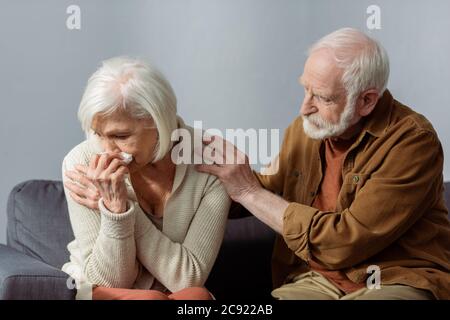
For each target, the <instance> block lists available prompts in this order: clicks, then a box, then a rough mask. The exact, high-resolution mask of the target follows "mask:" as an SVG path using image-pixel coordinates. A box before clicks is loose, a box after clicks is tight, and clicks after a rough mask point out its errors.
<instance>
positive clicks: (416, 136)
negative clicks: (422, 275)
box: [283, 130, 443, 270]
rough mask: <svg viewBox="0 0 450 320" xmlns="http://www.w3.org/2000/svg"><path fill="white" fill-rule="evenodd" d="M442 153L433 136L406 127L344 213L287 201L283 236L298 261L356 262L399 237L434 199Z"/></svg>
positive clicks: (335, 264) (335, 266)
mask: <svg viewBox="0 0 450 320" xmlns="http://www.w3.org/2000/svg"><path fill="white" fill-rule="evenodd" d="M442 167H443V152H442V147H441V144H440V142H439V140H438V138H437V136H436V135H435V134H434V133H432V132H430V131H425V130H410V131H408V132H406V133H404V134H403V136H402V137H401V138H400V139H399V141H398V142H397V143H396V144H395V145H393V146H392V147H391V149H390V150H389V152H388V153H387V154H386V155H385V159H384V161H383V162H382V164H381V166H380V167H379V168H378V169H377V170H376V171H374V172H373V173H372V174H371V176H370V177H369V178H368V179H367V181H366V183H365V184H364V185H363V186H362V188H361V189H360V190H359V191H358V192H357V193H356V194H355V198H354V201H353V202H352V203H351V204H350V206H349V207H348V208H347V209H345V210H343V211H342V212H323V211H319V210H317V209H315V208H312V207H309V206H306V205H302V204H298V203H290V204H289V206H288V208H287V209H286V210H285V212H284V229H283V237H284V239H285V241H286V243H287V245H288V247H289V248H290V249H291V250H292V251H293V252H295V254H296V255H297V256H299V257H300V258H301V259H303V260H305V261H308V260H309V259H310V258H311V256H314V258H315V260H317V261H319V262H321V263H322V264H323V265H324V266H326V267H327V268H329V269H330V270H336V269H342V268H347V267H350V266H353V265H356V264H358V263H360V262H363V261H364V260H366V259H368V258H369V257H371V256H373V255H375V254H377V253H378V252H380V251H381V250H383V249H384V248H386V247H387V246H389V245H390V244H392V243H393V242H394V241H396V240H397V239H398V238H399V237H401V236H402V235H403V234H404V233H405V232H406V231H407V230H408V229H409V228H410V227H411V226H412V225H413V224H414V223H415V222H416V221H417V220H418V219H419V218H420V217H421V216H423V215H424V214H425V213H426V211H427V210H428V209H429V208H430V207H431V206H432V204H433V203H432V201H434V200H433V199H435V198H436V195H435V194H434V193H435V190H436V188H435V185H436V184H435V183H436V181H439V179H441V176H442Z"/></svg>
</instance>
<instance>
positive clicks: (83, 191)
mask: <svg viewBox="0 0 450 320" xmlns="http://www.w3.org/2000/svg"><path fill="white" fill-rule="evenodd" d="M64 186H65V187H66V188H67V189H69V190H70V191H71V192H73V193H76V194H77V195H79V196H80V197H83V198H89V199H91V200H98V199H100V193H99V192H98V191H97V189H95V190H93V189H89V188H83V187H80V186H79V185H77V184H75V183H72V182H70V181H66V182H64Z"/></svg>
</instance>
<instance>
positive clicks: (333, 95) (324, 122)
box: [299, 49, 355, 139]
mask: <svg viewBox="0 0 450 320" xmlns="http://www.w3.org/2000/svg"><path fill="white" fill-rule="evenodd" d="M342 72H343V71H342V69H340V68H339V67H338V66H337V65H336V62H335V60H334V57H333V55H332V53H331V52H330V51H329V50H328V49H320V50H318V51H316V52H314V53H312V54H311V55H310V57H309V58H308V60H307V61H306V63H305V68H304V72H303V75H302V76H301V77H300V79H299V82H300V84H301V85H302V86H303V87H304V89H305V98H304V100H303V103H302V106H301V110H300V113H301V115H302V117H303V127H304V130H305V133H306V134H307V135H308V136H309V137H311V138H313V139H326V138H329V137H338V136H340V135H341V134H343V133H344V132H345V131H346V130H347V129H348V128H349V127H350V126H351V125H352V124H354V115H355V102H354V101H347V92H346V90H345V88H344V87H343V85H342V81H341V79H342Z"/></svg>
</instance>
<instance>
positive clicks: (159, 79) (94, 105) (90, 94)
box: [78, 57, 177, 162]
mask: <svg viewBox="0 0 450 320" xmlns="http://www.w3.org/2000/svg"><path fill="white" fill-rule="evenodd" d="M119 109H122V110H124V111H126V112H128V114H129V115H130V116H132V117H134V118H136V119H142V118H151V119H153V121H154V123H155V126H156V128H157V131H158V144H157V146H156V148H155V153H154V157H153V162H156V161H158V160H160V159H162V158H163V157H164V156H165V155H166V154H167V153H168V152H169V150H170V149H171V147H172V144H173V143H172V141H171V139H170V137H171V134H172V132H173V130H175V129H177V99H176V97H175V94H174V92H173V89H172V87H171V86H170V84H169V82H168V81H167V80H166V79H165V78H164V76H163V75H162V74H161V73H160V72H159V71H158V70H156V69H155V68H154V67H153V66H151V65H150V64H148V63H146V62H144V61H142V60H138V59H133V58H128V57H115V58H111V59H108V60H105V61H103V62H102V66H101V67H100V68H99V69H97V71H96V72H94V74H93V75H92V76H91V77H90V78H89V80H88V83H87V87H86V89H85V91H84V94H83V97H82V99H81V103H80V107H79V109H78V119H79V120H80V122H81V126H82V128H83V130H84V132H85V133H86V138H88V139H89V138H91V137H92V135H93V131H92V129H91V124H92V121H93V119H94V117H95V116H96V115H102V116H105V115H106V116H107V115H110V114H112V113H114V112H115V111H117V110H119Z"/></svg>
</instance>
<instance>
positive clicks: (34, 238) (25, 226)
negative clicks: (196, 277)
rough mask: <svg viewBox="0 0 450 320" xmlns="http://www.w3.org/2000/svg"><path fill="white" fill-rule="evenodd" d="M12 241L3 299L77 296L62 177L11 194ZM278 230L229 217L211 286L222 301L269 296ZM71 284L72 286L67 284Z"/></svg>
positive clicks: (3, 270)
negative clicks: (68, 268)
mask: <svg viewBox="0 0 450 320" xmlns="http://www.w3.org/2000/svg"><path fill="white" fill-rule="evenodd" d="M7 214H8V225H7V245H6V246H5V245H2V244H0V299H74V298H75V294H76V291H75V290H76V289H70V287H71V282H70V280H69V281H68V279H69V278H68V275H67V274H65V273H64V272H62V271H61V270H60V269H61V267H62V265H63V264H64V263H65V262H67V261H68V260H69V252H68V251H67V248H66V247H67V244H68V243H69V242H70V241H72V240H73V238H74V236H73V232H72V228H71V226H70V221H69V214H68V210H67V203H66V199H65V196H64V191H63V186H62V183H61V182H60V181H45V180H30V181H25V182H23V183H20V184H18V185H17V186H15V187H14V188H13V190H12V191H11V193H10V195H9V199H8V205H7ZM274 237H275V235H274V233H273V231H272V230H271V229H270V228H268V227H267V226H265V225H264V224H262V223H261V222H259V221H258V220H257V219H255V218H254V217H246V218H241V219H230V220H228V225H227V230H226V233H225V237H224V242H223V244H222V247H221V250H220V253H219V256H218V258H217V260H216V263H215V265H214V267H213V270H212V272H211V274H210V276H209V278H208V281H207V283H206V287H207V288H208V289H209V290H210V291H211V292H212V293H213V294H214V295H215V296H216V298H217V299H220V300H223V299H227V298H232V299H235V298H237V299H239V298H247V299H248V298H256V299H270V290H271V276H270V259H271V251H272V247H273V241H274ZM68 283H69V286H68Z"/></svg>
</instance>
